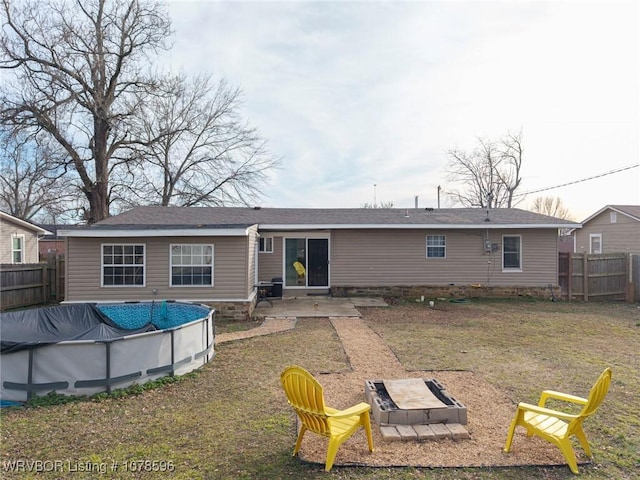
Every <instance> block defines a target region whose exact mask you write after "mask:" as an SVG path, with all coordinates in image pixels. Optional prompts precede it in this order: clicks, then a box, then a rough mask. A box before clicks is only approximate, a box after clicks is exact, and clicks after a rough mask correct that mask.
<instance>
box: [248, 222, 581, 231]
mask: <svg viewBox="0 0 640 480" xmlns="http://www.w3.org/2000/svg"><path fill="white" fill-rule="evenodd" d="M486 228H488V229H505V228H509V229H532V228H551V229H558V228H582V225H580V224H576V223H569V224H526V223H522V224H521V223H518V224H505V223H491V222H486V223H475V224H445V223H434V224H427V223H411V224H374V223H372V224H328V223H327V224H315V225H314V224H308V223H305V224H295V225H289V224H276V223H270V224H269V223H264V224H260V225H259V229H260V230H309V229H314V230H346V229H349V230H353V229H357V230H365V229H366V230H371V229H413V230H416V229H420V230H424V229H429V230H471V229H473V230H477V229H486Z"/></svg>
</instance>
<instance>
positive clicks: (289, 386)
mask: <svg viewBox="0 0 640 480" xmlns="http://www.w3.org/2000/svg"><path fill="white" fill-rule="evenodd" d="M280 380H281V382H282V387H283V388H284V391H285V393H286V394H287V398H288V399H289V404H290V405H291V406H292V407H293V409H294V410H295V412H296V414H297V415H298V418H299V419H300V423H301V428H300V432H299V433H298V440H297V441H296V446H295V448H294V450H293V455H294V456H295V455H296V454H297V453H298V451H299V450H300V445H301V444H302V437H303V436H304V434H305V432H306V431H307V430H310V431H312V432H314V433H317V434H318V435H322V436H324V437H328V438H329V446H328V448H327V460H326V463H325V470H326V471H327V472H328V471H329V470H331V467H332V466H333V462H334V460H335V457H336V453H337V452H338V447H339V446H340V445H342V443H343V442H344V441H345V440H347V439H348V438H349V437H351V435H353V434H354V433H355V432H356V431H357V430H358V428H360V427H364V429H365V432H366V434H367V441H368V442H369V451H370V452H373V439H372V437H371V420H370V418H369V411H370V410H371V406H370V405H369V404H368V403H365V402H361V403H359V404H357V405H354V406H353V407H350V408H347V409H346V410H336V409H334V408H330V407H327V406H325V404H324V395H323V392H322V385H320V383H319V382H318V381H317V380H316V379H315V378H314V377H313V376H312V375H311V374H310V373H309V372H307V371H306V370H305V369H304V368H302V367H298V366H296V365H293V366H290V367H287V368H285V369H284V370H283V372H282V373H281V374H280Z"/></svg>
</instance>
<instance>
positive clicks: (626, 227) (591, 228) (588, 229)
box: [575, 210, 640, 253]
mask: <svg viewBox="0 0 640 480" xmlns="http://www.w3.org/2000/svg"><path fill="white" fill-rule="evenodd" d="M610 213H611V210H605V211H604V212H602V213H601V214H600V215H597V216H596V217H594V218H592V219H591V220H590V221H589V222H587V223H586V224H584V225H583V227H582V228H581V229H578V230H576V233H575V236H576V252H577V253H583V252H586V253H589V235H591V234H601V235H602V253H640V222H639V221H638V220H634V219H633V218H631V217H629V216H627V215H624V214H622V213H618V214H617V218H616V223H611V219H610V215H609V214H610Z"/></svg>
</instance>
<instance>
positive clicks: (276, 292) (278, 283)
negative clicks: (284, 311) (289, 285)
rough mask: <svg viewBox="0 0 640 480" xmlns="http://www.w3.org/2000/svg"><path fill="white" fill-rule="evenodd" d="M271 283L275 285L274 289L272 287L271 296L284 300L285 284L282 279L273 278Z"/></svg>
mask: <svg viewBox="0 0 640 480" xmlns="http://www.w3.org/2000/svg"><path fill="white" fill-rule="evenodd" d="M271 283H272V284H273V287H271V296H272V297H278V298H282V284H283V283H284V282H283V281H282V277H277V278H272V279H271Z"/></svg>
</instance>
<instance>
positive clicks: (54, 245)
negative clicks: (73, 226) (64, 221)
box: [38, 224, 69, 259]
mask: <svg viewBox="0 0 640 480" xmlns="http://www.w3.org/2000/svg"><path fill="white" fill-rule="evenodd" d="M40 226H41V227H42V228H44V229H45V230H47V231H49V232H50V233H48V234H46V235H45V236H44V237H42V238H40V242H39V243H38V249H39V252H40V258H42V259H46V258H47V257H49V256H51V255H53V256H56V255H64V252H65V240H64V238H63V237H60V236H59V235H58V230H60V229H63V228H68V227H69V226H68V225H54V224H40Z"/></svg>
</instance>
